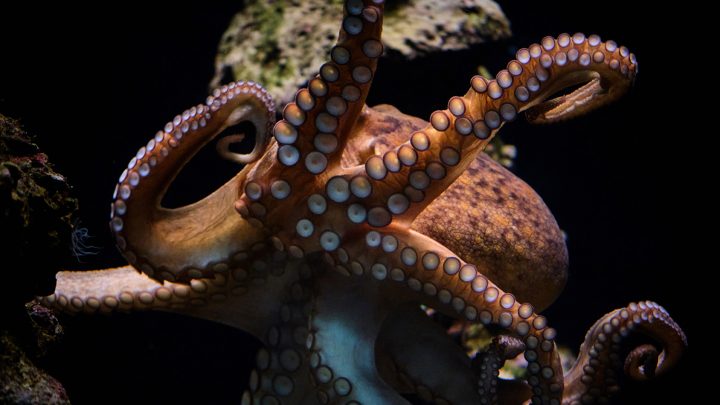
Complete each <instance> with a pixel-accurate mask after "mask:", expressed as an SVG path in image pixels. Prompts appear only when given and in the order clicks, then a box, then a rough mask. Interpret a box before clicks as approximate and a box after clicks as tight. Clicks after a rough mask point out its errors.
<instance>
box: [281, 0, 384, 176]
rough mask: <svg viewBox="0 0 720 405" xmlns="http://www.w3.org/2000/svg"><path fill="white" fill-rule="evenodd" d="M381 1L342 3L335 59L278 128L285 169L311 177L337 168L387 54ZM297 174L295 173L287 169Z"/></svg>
mask: <svg viewBox="0 0 720 405" xmlns="http://www.w3.org/2000/svg"><path fill="white" fill-rule="evenodd" d="M383 7H384V4H383V2H381V1H374V0H365V1H354V2H348V3H345V4H344V7H343V11H344V18H343V24H342V26H341V29H340V33H339V35H338V41H337V44H336V45H335V46H334V47H333V49H332V51H331V52H330V56H331V60H330V61H328V62H327V63H325V64H323V65H322V67H321V68H320V73H319V75H318V76H317V77H315V78H314V79H312V80H311V81H310V82H309V84H308V87H307V88H303V89H301V90H299V91H298V92H297V94H296V96H295V101H294V102H291V103H288V105H287V106H286V107H285V109H284V110H283V119H282V120H281V121H279V122H278V123H277V124H276V125H275V128H274V135H275V139H276V140H277V142H278V144H279V145H281V146H280V147H279V148H278V151H277V154H278V155H277V158H278V160H279V161H280V162H282V163H283V164H284V165H286V166H294V165H295V164H296V163H299V164H300V165H303V166H305V167H306V168H307V170H308V171H309V172H310V173H311V174H318V173H321V172H323V171H324V170H325V169H326V168H330V169H332V168H333V167H336V166H337V165H338V164H339V162H340V159H341V156H342V152H343V150H344V149H345V148H344V146H345V144H346V142H347V140H348V137H347V136H345V134H349V133H350V130H351V129H352V128H353V126H354V125H355V122H356V121H357V119H358V116H359V115H360V113H361V112H362V109H363V106H364V103H365V99H366V97H367V94H368V92H369V90H370V85H371V83H372V79H373V77H374V75H375V70H376V67H377V59H378V57H379V56H380V55H381V54H382V52H383V46H382V43H381V42H380V35H381V32H382V11H383ZM288 170H292V171H295V169H288Z"/></svg>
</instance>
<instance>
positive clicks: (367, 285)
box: [44, 0, 685, 404]
mask: <svg viewBox="0 0 720 405" xmlns="http://www.w3.org/2000/svg"><path fill="white" fill-rule="evenodd" d="M382 13H383V4H382V1H380V0H365V1H360V0H348V1H347V2H346V3H345V5H344V18H343V21H342V28H341V30H340V35H339V39H338V43H337V45H336V46H335V47H334V48H333V49H332V51H331V53H330V54H331V60H330V61H329V62H327V63H325V64H324V65H323V66H322V67H321V68H320V72H319V75H318V76H316V77H314V78H312V79H311V80H310V82H309V84H308V86H307V88H304V89H302V90H300V91H298V93H297V95H296V97H295V102H293V103H290V104H288V105H287V106H286V107H285V109H284V111H283V112H282V119H281V120H280V121H278V122H277V123H275V122H274V119H275V109H274V105H273V102H272V100H271V99H270V97H269V95H268V94H267V92H266V91H265V90H264V89H263V88H262V87H261V86H260V85H258V84H256V83H252V82H236V83H231V84H229V85H226V86H223V87H221V88H219V89H217V90H215V91H214V92H213V94H212V95H211V96H210V97H208V99H207V102H206V103H205V104H200V105H197V106H194V107H192V108H190V109H188V110H185V111H184V112H183V113H182V114H180V115H177V116H176V117H175V118H174V119H173V120H172V121H171V122H168V123H167V125H165V127H164V128H163V129H162V130H161V131H159V132H158V133H157V134H156V135H155V136H154V137H153V138H152V139H150V141H149V142H148V143H147V144H146V145H145V146H143V147H141V148H140V150H139V151H138V152H137V155H136V156H135V157H133V158H132V160H131V161H130V163H129V164H128V167H127V169H126V170H125V171H124V172H123V173H122V174H121V176H120V179H119V182H118V185H117V187H116V190H115V193H114V195H113V204H112V213H111V218H112V219H111V222H110V225H111V228H112V231H113V232H114V233H115V236H116V241H117V246H118V248H119V249H120V251H121V252H122V254H123V255H124V257H125V258H126V259H127V260H128V262H129V265H127V266H124V267H120V268H114V269H106V270H98V271H88V272H61V273H59V274H58V277H57V278H58V285H57V290H56V293H55V294H54V295H52V296H49V297H46V298H45V299H44V302H45V303H46V304H47V305H52V306H55V307H58V308H61V309H63V310H66V311H70V312H90V313H91V312H110V311H116V310H121V311H128V310H136V309H137V310H143V309H159V310H167V311H173V312H179V313H183V314H187V315H191V316H196V317H202V318H205V319H211V320H215V321H218V322H222V323H224V324H227V325H231V326H233V327H236V328H240V329H243V330H246V331H248V332H249V333H251V334H253V335H254V336H256V337H257V338H258V339H260V340H261V341H262V342H263V343H264V344H265V348H264V349H262V350H260V352H259V353H258V355H257V368H256V370H255V371H254V372H253V373H252V376H251V379H250V383H249V387H248V389H247V391H246V392H245V393H244V394H243V396H242V403H243V404H249V403H257V404H260V403H262V404H266V403H287V404H300V403H318V402H319V403H348V404H351V403H352V404H356V403H363V404H402V403H407V400H406V399H405V397H404V396H403V395H407V394H414V395H417V396H418V397H420V398H421V399H423V400H426V401H434V402H435V403H458V404H459V403H498V402H499V403H518V404H519V403H524V402H527V401H531V402H532V403H535V404H559V403H563V404H574V403H580V402H583V403H585V402H589V401H594V400H596V401H602V400H606V399H607V397H609V396H610V395H611V394H612V393H614V392H615V391H616V390H617V384H618V379H619V377H620V374H621V373H622V372H623V368H624V371H625V373H627V374H629V375H630V376H631V377H634V378H639V379H643V378H648V377H651V376H653V375H655V374H660V373H662V372H664V371H666V370H667V369H668V368H669V367H670V366H672V364H674V363H675V362H676V361H677V359H678V358H679V356H680V354H681V352H682V350H683V348H684V347H685V336H684V335H683V333H682V331H681V330H680V328H679V327H678V326H677V325H676V324H675V323H674V322H673V320H672V319H671V318H670V317H669V315H668V314H667V312H666V311H665V310H664V309H663V308H662V307H660V306H659V305H657V304H655V303H652V302H641V303H639V304H634V303H633V304H630V305H629V306H628V307H626V308H621V309H618V310H615V311H613V312H611V313H609V314H607V315H606V316H604V317H603V318H602V319H600V320H599V321H597V323H596V324H595V325H594V326H593V327H592V328H591V329H590V331H589V332H588V334H587V337H586V341H585V343H584V344H583V346H582V347H581V353H580V356H579V358H578V360H577V363H576V364H575V366H574V367H573V368H572V369H571V370H569V371H568V372H567V373H566V374H565V375H563V370H562V369H561V367H560V362H559V357H558V354H557V350H556V347H555V343H554V339H555V336H556V331H555V330H554V329H553V328H551V327H550V326H549V325H548V322H547V320H546V319H545V317H543V316H542V315H539V314H538V311H539V310H541V309H543V308H545V307H547V306H548V305H549V304H550V303H551V302H552V301H553V300H554V299H555V298H556V297H557V295H558V294H559V293H560V291H561V290H562V288H563V286H564V283H565V279H566V265H567V251H566V248H565V243H564V241H563V238H562V234H561V232H560V230H559V229H558V226H557V224H556V222H555V220H554V218H553V216H552V215H551V214H550V212H549V211H548V209H547V207H546V206H545V205H544V203H543V202H542V200H541V199H540V197H539V196H537V194H536V193H535V192H534V191H533V190H532V189H530V187H528V186H527V185H526V184H525V183H523V182H522V181H521V180H519V179H517V178H516V177H515V176H513V175H512V174H511V173H510V172H508V171H507V170H505V169H503V168H502V167H500V166H499V165H498V164H496V163H494V162H493V161H492V160H490V159H489V158H488V157H487V156H486V155H484V154H482V153H481V152H482V150H483V148H484V147H485V146H486V145H487V144H488V142H489V141H490V140H491V139H492V138H493V136H495V134H496V133H497V131H498V130H499V129H500V128H501V127H502V126H503V125H504V124H505V123H506V122H509V121H512V120H514V119H515V118H516V117H517V116H518V114H520V113H521V112H523V111H524V112H525V113H526V116H527V117H528V119H529V120H531V121H533V122H547V123H551V122H556V121H561V120H565V119H570V118H573V117H576V116H579V115H582V114H585V113H587V112H589V111H590V110H592V109H595V108H597V107H599V106H601V105H604V104H607V103H609V102H612V101H613V100H615V99H617V98H618V97H620V96H621V95H622V94H623V93H624V92H625V91H626V90H627V89H628V88H629V87H630V85H631V83H632V81H633V79H634V77H635V74H636V72H637V63H636V60H635V56H634V55H633V54H631V53H630V52H629V51H628V50H627V48H625V47H620V46H618V45H617V44H615V43H614V42H612V41H607V42H602V41H601V40H600V38H599V37H597V36H595V35H591V36H587V37H586V36H585V35H583V34H579V33H578V34H575V35H572V36H571V35H568V34H562V35H560V36H558V37H557V38H552V37H545V38H543V40H542V41H541V43H540V44H533V45H531V46H529V47H528V48H523V49H521V50H519V51H518V52H517V59H516V60H513V61H511V62H510V63H508V65H507V69H505V70H502V71H501V72H499V73H498V74H497V76H496V77H495V79H493V80H486V79H484V78H482V77H479V76H475V77H473V78H472V80H471V82H470V84H471V87H470V89H469V90H468V91H467V93H466V94H464V95H462V96H458V97H453V98H451V99H450V101H449V102H448V108H447V109H446V110H442V111H436V112H434V113H433V114H432V115H431V117H430V120H429V122H425V121H423V120H421V119H419V118H415V117H410V116H407V115H404V114H402V113H401V112H400V111H398V110H397V109H395V108H394V107H391V106H378V107H375V108H369V107H367V106H366V105H365V99H366V96H367V94H368V91H369V89H370V84H371V83H372V79H373V76H374V73H375V69H376V65H377V58H378V57H379V56H380V55H381V54H382V52H383V47H382V44H381V42H380V31H381V27H382ZM574 86H579V87H577V89H576V90H574V91H572V92H570V93H568V94H566V95H562V96H559V97H555V98H551V97H553V96H554V95H555V94H558V93H559V92H560V91H561V90H563V89H566V88H571V87H574ZM245 121H249V122H250V123H252V125H253V126H254V128H255V131H256V135H255V148H254V149H253V151H252V152H250V153H249V154H238V153H235V152H233V151H232V150H231V149H230V147H229V146H230V145H231V144H232V143H235V142H238V141H240V140H242V139H243V137H244V135H242V134H236V135H230V136H226V137H223V138H221V139H220V140H219V141H218V144H217V145H218V151H219V153H220V155H221V156H222V157H224V158H226V159H230V160H233V161H236V162H238V163H240V164H244V167H243V168H242V170H241V171H240V172H239V173H238V174H237V175H236V176H235V177H234V178H233V179H231V180H230V181H229V182H227V183H226V184H225V185H223V186H222V187H220V188H219V189H218V190H216V191H215V192H213V193H212V194H211V195H209V196H207V197H206V198H204V199H203V200H201V201H198V202H196V203H194V204H191V205H189V206H185V207H181V208H177V209H167V208H164V207H162V206H161V204H160V203H161V200H162V197H163V196H164V194H165V192H166V190H167V189H168V187H169V185H170V183H171V182H172V180H173V179H174V178H175V176H176V175H177V174H178V172H179V171H180V170H181V169H182V167H183V166H184V165H185V164H186V163H187V162H188V161H189V160H190V159H191V158H192V156H193V155H194V154H195V153H196V152H197V151H198V150H199V149H200V148H202V147H203V146H204V145H205V144H207V143H208V142H210V141H211V140H213V139H214V138H215V137H216V136H217V135H218V134H220V133H221V132H223V131H225V130H226V129H228V128H231V127H233V126H235V125H236V124H239V123H241V122H245ZM511 292H512V293H511ZM420 305H425V306H427V307H431V308H433V309H434V310H436V311H438V312H440V313H442V314H445V315H447V316H450V317H453V318H457V319H459V320H461V321H464V322H481V323H483V324H485V325H488V327H489V328H491V330H493V331H494V332H495V333H496V335H497V337H496V338H495V340H494V341H493V343H492V344H491V345H490V346H489V347H487V348H486V349H485V350H484V351H483V352H482V353H480V354H479V355H477V356H476V357H475V358H472V359H471V358H469V357H468V356H467V355H466V354H465V352H464V351H463V350H462V349H461V348H460V347H459V346H458V345H457V344H456V343H455V342H454V341H453V340H452V339H451V338H450V337H449V336H448V334H447V331H446V330H445V329H444V328H442V327H441V326H440V325H438V324H437V323H435V322H434V321H433V320H432V319H431V318H430V317H428V316H427V315H426V314H425V312H423V311H421V310H420ZM638 334H639V335H646V336H648V337H649V338H650V339H651V341H652V342H654V343H655V344H657V345H658V346H657V347H656V346H655V345H651V344H642V345H640V346H637V347H635V348H627V347H626V345H625V344H624V343H625V342H626V340H627V338H628V337H630V336H633V335H638ZM630 349H632V350H630ZM520 353H522V354H523V355H524V357H525V359H526V360H527V362H528V366H527V372H526V377H525V380H524V381H522V380H513V381H504V380H498V379H497V371H498V369H499V368H500V367H502V364H503V363H504V361H505V360H506V359H510V358H513V357H515V356H517V355H518V354H520Z"/></svg>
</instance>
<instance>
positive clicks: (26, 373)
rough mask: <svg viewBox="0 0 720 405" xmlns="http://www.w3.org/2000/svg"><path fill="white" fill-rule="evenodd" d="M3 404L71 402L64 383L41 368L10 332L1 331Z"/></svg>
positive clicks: (0, 352)
mask: <svg viewBox="0 0 720 405" xmlns="http://www.w3.org/2000/svg"><path fill="white" fill-rule="evenodd" d="M0 403H3V404H69V403H70V401H69V400H68V397H67V394H66V393H65V389H64V388H63V386H62V385H61V384H60V383H59V382H58V381H57V380H56V379H54V378H53V377H52V376H50V375H48V374H47V373H45V372H44V371H42V370H40V369H39V368H37V367H36V366H35V365H34V364H33V362H32V361H31V360H30V358H29V357H28V356H27V355H26V354H25V352H24V351H23V350H22V348H20V346H19V345H18V344H17V339H16V338H15V337H13V336H12V335H11V334H10V333H9V332H7V331H0Z"/></svg>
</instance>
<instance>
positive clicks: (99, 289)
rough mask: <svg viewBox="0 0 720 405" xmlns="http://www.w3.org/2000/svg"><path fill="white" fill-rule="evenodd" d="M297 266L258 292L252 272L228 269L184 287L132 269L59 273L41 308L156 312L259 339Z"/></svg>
mask: <svg viewBox="0 0 720 405" xmlns="http://www.w3.org/2000/svg"><path fill="white" fill-rule="evenodd" d="M297 266H298V263H297V262H293V261H288V262H287V263H286V264H284V267H285V269H284V270H283V271H282V272H277V271H276V272H275V273H276V274H275V275H273V276H269V277H266V279H265V282H264V283H263V285H262V287H259V286H258V285H257V284H258V283H257V282H253V280H256V279H258V278H259V277H260V276H259V275H258V274H256V272H252V271H251V272H249V274H248V271H246V270H245V269H244V268H242V267H234V268H232V269H229V270H228V271H227V272H226V273H223V274H216V275H215V276H214V278H200V279H193V280H191V281H190V282H189V283H188V284H182V283H173V282H169V281H157V280H154V279H152V278H150V277H148V276H147V275H145V274H143V273H140V272H138V271H137V270H136V269H135V268H133V267H132V266H123V267H116V268H110V269H103V270H92V271H61V272H59V273H58V274H57V276H56V277H57V286H56V288H55V293H54V294H53V295H50V296H47V297H43V298H42V299H41V300H42V302H43V304H44V305H46V306H49V307H53V308H57V309H59V310H61V311H64V312H68V313H87V314H91V313H110V312H114V311H121V312H128V311H145V310H160V311H168V312H175V313H180V314H184V315H189V316H193V317H197V318H201V319H207V320H212V321H216V322H219V323H223V324H226V325H229V326H232V327H234V328H238V329H242V330H245V331H247V332H249V333H251V334H253V335H254V336H256V337H258V338H259V339H263V338H264V335H265V333H266V331H267V330H268V329H269V327H270V324H271V322H273V319H274V316H276V314H277V313H279V311H280V304H279V303H280V299H279V297H281V296H282V295H283V294H285V293H286V292H285V289H286V286H287V285H288V283H289V282H290V281H292V280H293V279H294V278H296V274H297V269H296V267H297Z"/></svg>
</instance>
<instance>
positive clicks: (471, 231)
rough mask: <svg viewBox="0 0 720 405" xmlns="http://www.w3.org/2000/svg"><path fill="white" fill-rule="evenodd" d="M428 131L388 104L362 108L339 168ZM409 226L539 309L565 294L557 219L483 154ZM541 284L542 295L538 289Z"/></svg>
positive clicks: (563, 253)
mask: <svg viewBox="0 0 720 405" xmlns="http://www.w3.org/2000/svg"><path fill="white" fill-rule="evenodd" d="M426 126H427V122H426V121H424V120H422V119H420V118H417V117H413V116H410V115H406V114H403V113H402V112H400V111H399V110H398V109H397V108H395V107H393V106H390V105H379V106H376V107H372V108H370V107H366V108H365V109H364V110H363V113H362V114H361V115H360V118H359V119H358V122H357V124H356V125H355V128H354V130H355V131H358V132H359V136H357V137H356V138H353V139H354V140H356V141H355V142H354V143H353V142H350V143H349V144H348V146H347V150H346V152H345V153H344V154H343V165H346V166H354V165H356V164H358V163H361V162H363V161H364V159H363V158H364V157H366V156H370V155H375V154H378V155H383V154H384V153H385V152H387V151H389V150H391V149H392V148H393V147H394V146H395V145H398V144H402V143H403V142H406V141H407V135H408V134H412V133H413V132H415V131H418V130H420V129H422V128H424V127H426ZM361 141H362V142H361ZM411 227H412V229H414V230H416V231H418V232H420V233H422V234H425V235H427V236H430V237H431V238H433V239H435V240H436V241H438V242H440V243H442V244H443V245H445V246H447V247H448V248H449V249H450V250H452V251H453V252H455V253H456V254H457V255H458V256H459V257H460V258H462V259H463V260H465V261H467V262H469V263H476V265H477V266H478V270H480V272H481V273H482V274H485V275H487V276H488V277H490V278H491V279H492V280H493V281H494V282H496V283H497V284H498V285H499V286H500V287H502V288H503V289H505V290H507V291H512V292H513V294H515V295H516V296H517V297H518V299H520V300H522V301H528V302H530V303H532V304H533V305H534V306H535V307H536V308H537V309H538V310H542V309H544V308H547V307H548V306H549V305H550V304H551V303H552V302H553V301H554V300H555V299H556V298H557V297H558V295H560V293H561V292H562V290H563V288H564V287H565V282H566V281H567V265H568V253H567V248H566V246H565V240H564V237H563V234H562V232H561V231H560V228H559V227H558V225H557V222H556V221H555V218H554V217H553V215H552V213H551V212H550V210H549V209H548V207H547V206H546V205H545V203H544V202H543V200H542V198H540V196H539V195H538V194H537V193H536V192H535V191H534V190H533V189H532V188H531V187H530V186H528V185H527V183H525V182H524V181H522V180H521V179H520V178H518V177H517V176H515V175H513V174H512V173H511V172H510V171H508V170H507V169H505V168H504V167H502V166H501V165H500V164H498V163H497V162H495V161H494V160H492V159H491V158H490V157H489V156H488V155H487V154H485V153H480V154H479V155H478V156H477V158H475V160H474V161H473V162H472V163H470V165H469V167H468V168H467V170H466V171H465V172H463V174H461V175H460V177H458V178H457V180H455V182H454V183H453V184H452V185H451V186H450V187H448V188H447V189H446V190H445V191H444V192H443V193H442V194H440V196H439V197H437V198H436V199H435V200H434V201H433V202H432V203H431V204H430V205H429V206H428V207H427V208H425V210H424V211H422V212H421V213H420V215H419V216H418V217H417V218H416V219H415V220H414V221H413V223H412V225H411ZM538 285H542V286H543V288H535V286H538Z"/></svg>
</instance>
